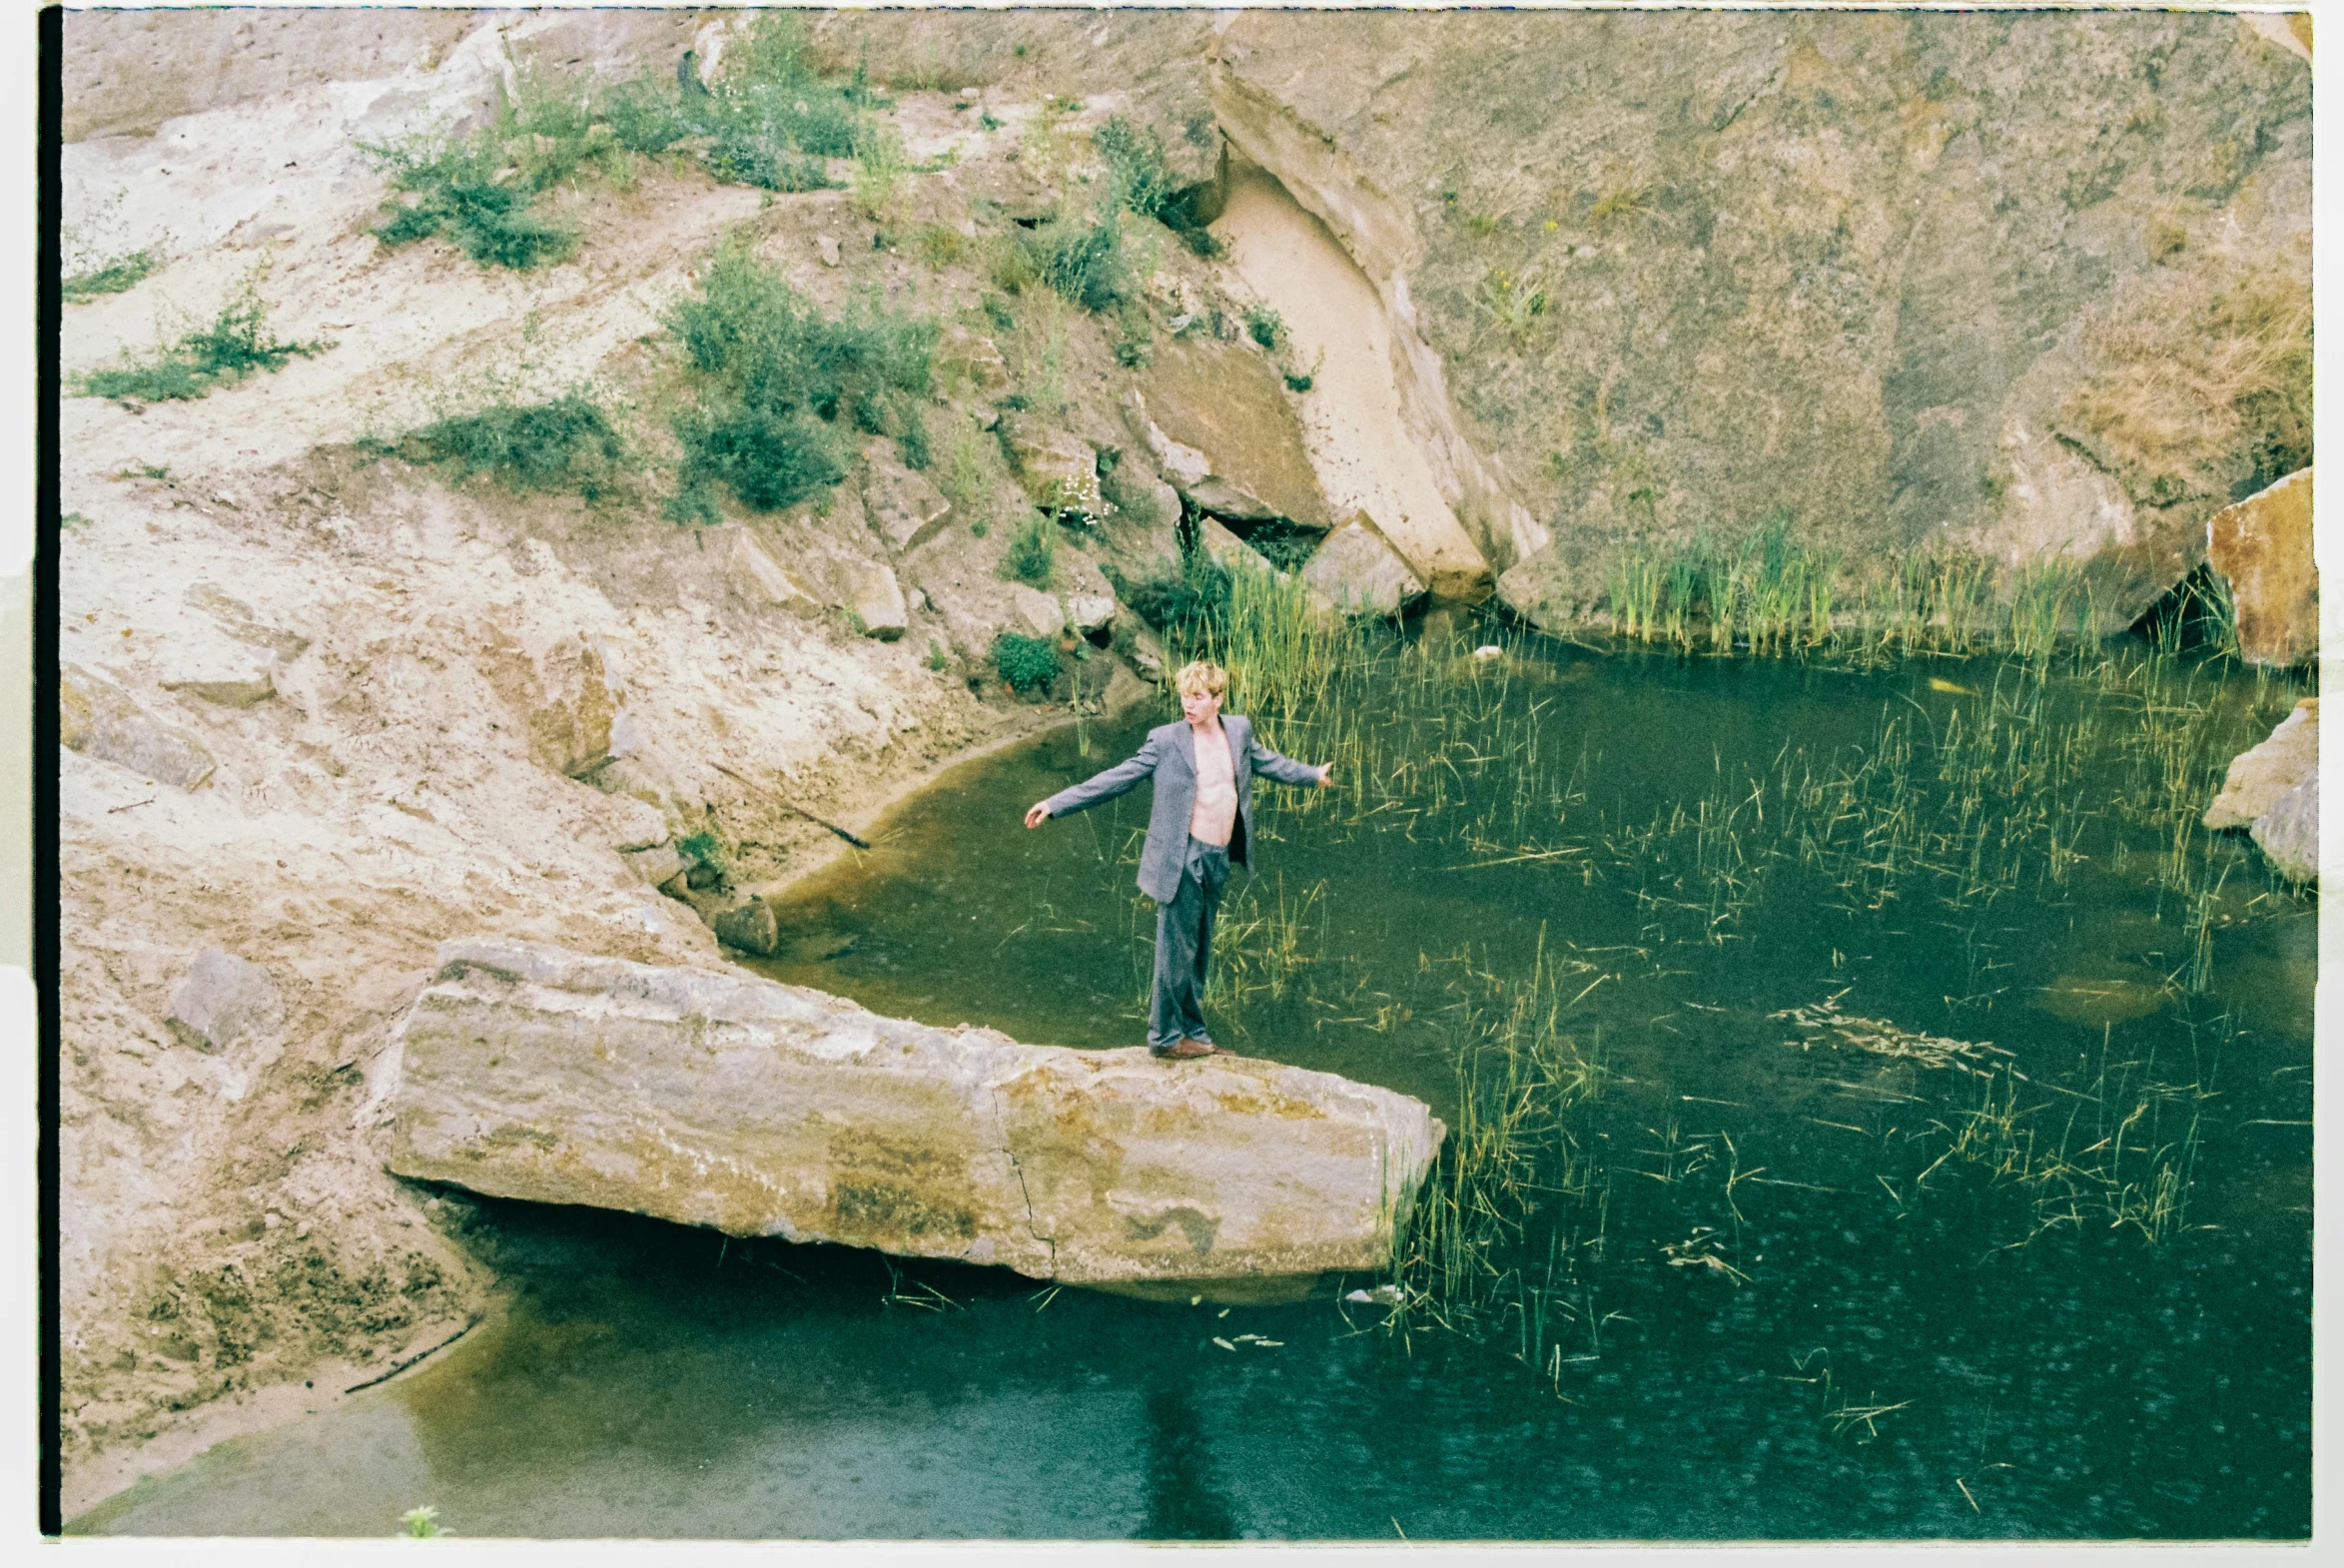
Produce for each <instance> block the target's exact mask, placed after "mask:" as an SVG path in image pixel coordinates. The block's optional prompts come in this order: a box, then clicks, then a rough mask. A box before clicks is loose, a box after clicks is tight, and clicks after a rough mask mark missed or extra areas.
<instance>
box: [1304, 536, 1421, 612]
mask: <svg viewBox="0 0 2344 1568" xmlns="http://www.w3.org/2000/svg"><path fill="white" fill-rule="evenodd" d="M1302 580H1303V581H1304V582H1306V583H1308V584H1310V586H1312V587H1313V588H1316V589H1317V590H1318V591H1319V592H1320V593H1323V594H1325V595H1326V597H1327V598H1328V599H1329V600H1330V601H1332V602H1333V604H1334V605H1335V607H1336V608H1337V609H1340V610H1342V611H1344V612H1345V613H1347V614H1351V615H1397V614H1398V613H1399V612H1400V611H1401V610H1402V609H1404V608H1405V607H1407V605H1409V604H1410V603H1412V602H1414V601H1415V600H1416V599H1418V598H1420V597H1422V595H1423V593H1424V580H1423V579H1422V578H1420V577H1418V576H1417V575H1416V574H1415V573H1414V572H1413V571H1410V570H1409V569H1408V563H1407V562H1406V561H1404V560H1402V559H1401V558H1400V552H1399V551H1397V550H1395V549H1393V548H1392V547H1391V545H1390V544H1389V543H1388V542H1387V541H1386V540H1385V539H1384V536H1383V535H1382V534H1381V533H1379V532H1377V531H1376V529H1375V526H1374V525H1373V524H1372V523H1370V522H1369V521H1368V520H1367V515H1366V513H1364V512H1360V513H1356V514H1354V515H1353V516H1352V518H1351V520H1350V521H1348V522H1346V523H1344V524H1343V525H1342V526H1341V527H1339V528H1337V529H1335V530H1334V531H1333V532H1332V533H1330V534H1328V535H1327V536H1326V542H1325V543H1323V544H1321V545H1319V547H1318V550H1317V552H1316V553H1315V554H1313V555H1312V556H1311V557H1310V559H1309V560H1308V561H1306V562H1304V563H1303V566H1302Z"/></svg>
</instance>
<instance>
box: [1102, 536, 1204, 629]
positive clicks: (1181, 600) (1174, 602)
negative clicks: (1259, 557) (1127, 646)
mask: <svg viewBox="0 0 2344 1568" xmlns="http://www.w3.org/2000/svg"><path fill="white" fill-rule="evenodd" d="M1110 576H1111V577H1112V578H1113V580H1114V583H1115V590H1116V597H1118V598H1120V599H1122V600H1123V601H1124V602H1125V603H1126V604H1129V605H1130V606H1131V607H1132V608H1133V609H1135V610H1137V611H1139V613H1140V617H1141V618H1142V619H1143V620H1146V621H1147V622H1148V623H1149V624H1150V625H1152V626H1155V627H1156V628H1157V629H1158V630H1160V631H1162V632H1164V633H1165V634H1166V635H1167V636H1170V637H1172V639H1173V640H1175V641H1176V642H1180V643H1182V644H1185V645H1189V646H1199V645H1202V644H1203V643H1206V642H1209V641H1212V640H1215V639H1217V638H1218V637H1219V636H1220V635H1221V634H1222V632H1223V630H1224V629H1225V628H1226V626H1227V624H1228V607H1229V573H1228V568H1227V567H1225V566H1223V565H1221V564H1220V562H1218V561H1216V560H1214V559H1213V558H1212V557H1211V556H1209V555H1207V554H1205V553H1204V552H1203V551H1202V550H1200V549H1199V550H1191V551H1189V552H1187V553H1186V554H1185V555H1184V556H1183V557H1182V562H1181V567H1180V571H1179V572H1178V574H1177V575H1174V576H1167V577H1137V578H1126V577H1124V576H1122V575H1120V574H1117V573H1112V572H1111V573H1110Z"/></svg>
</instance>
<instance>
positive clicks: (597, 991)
mask: <svg viewBox="0 0 2344 1568" xmlns="http://www.w3.org/2000/svg"><path fill="white" fill-rule="evenodd" d="M439 963H440V968H439V972H438V975H437V977H436V978H435V979H434V981H433V982H432V984H431V985H430V986H428V987H427V988H426V989H425V990H424V991H423V993H422V995H421V996H420V997H418V998H417V999H416V1001H415V1004H414V1007H413V1009H412V1010H411V1011H410V1012H409V1013H408V1014H407V1016H406V1019H405V1020H404V1022H403V1023H402V1024H401V1026H400V1029H399V1041H398V1045H397V1048H396V1049H397V1050H398V1051H399V1053H400V1057H399V1062H398V1066H397V1069H396V1072H395V1077H394V1078H393V1079H392V1080H391V1082H390V1084H389V1085H388V1087H387V1096H388V1098H389V1101H390V1105H391V1111H392V1114H393V1129H394V1131H393V1140H392V1150H391V1170H392V1171H393V1172H395V1173H396V1174H398V1175H400V1176H415V1177H421V1178H425V1179H430V1180H439V1181H451V1182H454V1183H457V1184H459V1185H462V1186H466V1187H469V1188H471V1189H472V1190H474V1191H478V1192H484V1193H488V1194H491V1195H494V1196H500V1197H520V1198H529V1199H533V1200H536V1201H540V1202H554V1203H589V1204H593V1205H596V1206H599V1207H604V1208H621V1209H628V1210H632V1211H634V1212H637V1213H644V1214H650V1215H654V1216H656V1217H658V1218H662V1219H671V1220H675V1221H678V1222H681V1223H685V1224H699V1225H710V1226H714V1227H716V1228H718V1229H721V1230H725V1231H728V1232H730V1233H732V1234H735V1235H780V1236H786V1237H789V1238H790V1239H792V1240H828V1241H839V1242H845V1243H848V1244H851V1245H856V1246H871V1247H877V1248H879V1249H881V1250H883V1251H888V1252H894V1253H898V1254H901V1255H905V1256H912V1257H950V1258H959V1259H965V1260H967V1261H971V1262H978V1263H999V1264H1003V1265H1006V1266H1008V1267H1010V1268H1014V1269H1016V1270H1018V1271H1019V1272H1020V1273H1024V1274H1030V1275H1033V1276H1035V1277H1037V1278H1046V1279H1059V1280H1065V1281H1067V1282H1070V1283H1116V1282H1132V1281H1149V1280H1172V1279H1214V1280H1230V1279H1244V1278H1260V1277H1267V1276H1280V1275H1293V1274H1304V1273H1312V1272H1317V1271H1321V1270H1326V1269H1354V1270H1365V1269H1371V1268H1375V1267H1378V1266H1381V1265H1382V1264H1383V1263H1384V1262H1385V1261H1386V1260H1387V1258H1388V1255H1389V1249H1390V1245H1391V1237H1392V1233H1393V1227H1394V1223H1395V1221H1396V1219H1397V1217H1398V1216H1400V1215H1401V1214H1403V1213H1404V1212H1405V1210H1406V1207H1407V1205H1408V1203H1409V1201H1410V1199H1411V1198H1412V1196H1413V1194H1414V1192H1415V1190H1416V1188H1417V1186H1418V1185H1419V1183H1420V1182H1421V1181H1422V1180H1423V1177H1424V1175H1425V1173H1426V1171H1427V1170H1428V1169H1429V1168H1430V1165H1431V1162H1432V1158H1433V1155H1434V1154H1435V1152H1436V1151H1437V1150H1438V1148H1439V1146H1440V1140H1441V1138H1442V1137H1443V1135H1444V1131H1445V1130H1444V1129H1443V1128H1442V1126H1441V1124H1440V1122H1439V1121H1438V1120H1437V1119H1436V1118H1434V1117H1433V1116H1432V1115H1431V1113H1430V1111H1429V1110H1428V1109H1427V1108H1426V1107H1425V1106H1424V1105H1423V1104H1422V1103H1421V1102H1419V1101H1416V1100H1412V1099H1409V1098H1408V1097H1406V1096H1404V1095H1398V1094H1394V1093H1392V1092H1391V1091H1389V1090H1383V1089H1376V1088H1373V1087H1371V1086H1369V1085H1365V1084H1355V1083H1352V1082H1351V1081H1349V1080H1348V1079H1343V1078H1339V1077H1336V1076H1335V1075H1333V1074H1329V1073H1315V1072H1309V1071H1306V1070H1304V1069H1301V1068H1292V1067H1284V1066H1281V1065H1279V1064H1277V1063H1274V1062H1262V1061H1256V1060H1251V1059H1247V1058H1240V1057H1232V1056H1227V1055H1221V1056H1214V1057H1209V1058H1205V1059H1203V1060H1201V1061H1197V1062H1189V1063H1165V1062H1160V1061H1157V1060H1155V1059H1153V1058H1152V1057H1150V1056H1149V1055H1148V1053H1147V1051H1146V1050H1145V1049H1143V1048H1141V1047H1131V1048H1129V1049H1124V1050H1112V1051H1074V1050H1068V1049H1064V1048H1060V1047H1049V1046H1027V1045H1020V1044H1019V1043H1018V1042H1016V1041H1013V1040H1011V1039H1009V1038H1008V1037H1007V1036H1005V1035H1002V1034H1000V1033H998V1032H996V1031H994V1030H989V1029H980V1028H976V1027H974V1026H970V1025H962V1026H960V1027H958V1028H955V1029H937V1028H932V1027H929V1026H927V1025H923V1024H915V1023H909V1022H906V1021H904V1020H900V1019H891V1018H882V1017H880V1016H879V1015H877V1014H874V1013H871V1012H869V1011H867V1010H865V1009H864V1008H861V1007H858V1006H856V1005H855V1004H854V1003H851V1002H847V1001H843V1000H841V999H839V998H836V997H831V996H826V995H824V994H822V993H820V992H816V991H809V990H805V989H803V988H800V987H796V986H785V985H781V984H778V983H775V982H772V981H764V980H757V979H754V978H751V977H748V976H744V975H738V974H727V973H720V972H716V971H710V970H697V969H683V968H660V967H655V966H650V965H643V964H633V963H627V962H624V961H621V960H615V959H597V958H588V957H585V956H582V955H580V954H576V953H571V952H568V951H566V950H563V949H560V948H554V947H547V946H542V945H536V944H528V943H515V942H498V941H457V942H448V943H444V944H442V945H441V947H440V950H439Z"/></svg>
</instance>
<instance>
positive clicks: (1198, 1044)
mask: <svg viewBox="0 0 2344 1568" xmlns="http://www.w3.org/2000/svg"><path fill="white" fill-rule="evenodd" d="M1148 1049H1149V1050H1150V1051H1151V1052H1152V1053H1153V1054H1155V1055H1157V1056H1160V1057H1166V1058H1169V1059H1171V1060H1172V1061H1174V1062H1185V1061H1188V1060H1190V1059H1191V1058H1194V1057H1208V1056H1210V1055H1212V1053H1213V1052H1214V1050H1216V1049H1217V1048H1216V1047H1215V1046H1214V1045H1213V1043H1212V1042H1211V1041H1209V1040H1177V1041H1174V1042H1172V1044H1171V1045H1169V1046H1151V1047H1149V1048H1148Z"/></svg>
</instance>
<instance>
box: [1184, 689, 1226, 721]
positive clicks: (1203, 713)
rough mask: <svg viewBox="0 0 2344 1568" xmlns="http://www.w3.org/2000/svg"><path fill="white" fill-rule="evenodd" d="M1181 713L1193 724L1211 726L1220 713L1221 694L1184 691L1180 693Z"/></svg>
mask: <svg viewBox="0 0 2344 1568" xmlns="http://www.w3.org/2000/svg"><path fill="white" fill-rule="evenodd" d="M1180 711H1181V712H1182V713H1184V714H1186V715H1187V716H1188V722H1189V723H1191V724H1210V723H1211V722H1212V721H1213V719H1214V717H1216V716H1217V715H1218V714H1219V712H1220V693H1218V692H1215V691H1183V692H1181V693H1180Z"/></svg>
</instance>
